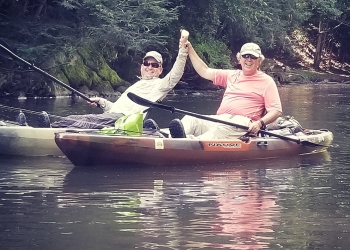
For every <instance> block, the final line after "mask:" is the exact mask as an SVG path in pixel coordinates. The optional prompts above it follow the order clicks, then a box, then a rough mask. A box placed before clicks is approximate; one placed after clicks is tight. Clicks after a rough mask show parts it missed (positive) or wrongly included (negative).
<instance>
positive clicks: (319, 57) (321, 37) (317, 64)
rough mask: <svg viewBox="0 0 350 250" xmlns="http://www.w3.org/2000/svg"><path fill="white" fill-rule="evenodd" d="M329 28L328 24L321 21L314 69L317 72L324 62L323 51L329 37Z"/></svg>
mask: <svg viewBox="0 0 350 250" xmlns="http://www.w3.org/2000/svg"><path fill="white" fill-rule="evenodd" d="M327 27H328V23H327V22H325V21H324V20H322V19H321V20H320V22H319V25H318V35H317V45H316V51H315V57H314V69H316V70H319V69H320V64H321V61H322V50H323V47H324V38H325V37H326V35H327V33H326V32H327V31H326V29H327Z"/></svg>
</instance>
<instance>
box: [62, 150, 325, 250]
mask: <svg viewBox="0 0 350 250" xmlns="http://www.w3.org/2000/svg"><path fill="white" fill-rule="evenodd" d="M328 157H329V154H328V153H326V152H325V153H324V154H320V155H318V157H314V155H313V156H311V155H310V156H298V157H294V158H288V159H287V158H285V159H283V158H282V159H273V160H267V161H260V162H259V161H255V162H249V164H247V162H238V163H235V164H234V165H233V164H220V165H211V166H194V167H193V168H183V167H171V168H170V167H167V168H159V167H154V168H153V167H146V168H140V169H115V168H104V167H99V168H97V169H93V168H81V167H75V168H73V169H72V171H71V172H70V173H69V174H67V175H66V177H65V179H64V183H63V192H62V194H60V195H59V196H58V199H57V202H58V204H57V206H58V207H60V208H62V209H72V208H73V209H75V210H77V211H80V210H81V209H83V208H89V211H90V213H91V211H94V212H92V213H93V214H94V215H95V217H94V218H98V217H96V215H98V214H100V213H101V212H100V210H105V211H109V213H110V214H109V215H108V216H107V217H105V218H104V219H102V218H101V217H99V219H98V221H95V222H94V223H98V224H102V225H107V224H108V225H109V227H112V228H113V231H114V233H115V234H120V233H122V232H123V233H131V234H132V235H133V237H134V239H135V246H137V247H138V248H144V249H151V248H161V249H164V248H169V249H191V248H206V249H216V248H220V249H262V248H267V247H268V246H269V245H270V243H271V242H270V241H271V239H272V238H273V234H274V232H275V227H276V226H277V225H279V221H280V213H281V211H280V210H281V205H278V203H279V185H276V183H274V182H275V178H276V171H277V173H278V171H280V172H279V173H280V174H282V172H283V171H289V170H290V169H300V168H302V167H306V166H311V165H312V166H315V165H318V164H322V162H326V161H328V160H329V158H328ZM291 171H292V170H291ZM277 175H278V174H277ZM283 183H284V181H283ZM107 218H108V221H106V219H107ZM68 231H72V230H68ZM73 231H74V230H73ZM214 242H215V243H214ZM130 243H131V242H129V244H130Z"/></svg>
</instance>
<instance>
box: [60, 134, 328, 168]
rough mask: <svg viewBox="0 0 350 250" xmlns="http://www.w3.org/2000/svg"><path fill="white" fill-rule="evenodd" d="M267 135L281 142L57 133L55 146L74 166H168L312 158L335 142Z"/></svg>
mask: <svg viewBox="0 0 350 250" xmlns="http://www.w3.org/2000/svg"><path fill="white" fill-rule="evenodd" d="M269 134H276V135H279V137H274V136H270V135H260V136H256V137H247V138H245V139H242V138H241V139H239V138H233V139H221V140H198V139H189V138H181V139H179V138H163V137H160V136H149V135H148V136H128V135H106V134H101V133H96V132H95V133H85V132H78V133H75V132H58V133H55V142H56V144H57V146H58V147H59V148H60V149H61V150H62V152H63V153H64V154H65V155H66V156H67V158H68V159H69V160H70V161H71V162H72V163H73V164H74V165H75V166H130V165H138V166H169V165H193V164H215V163H226V162H234V161H242V160H256V159H267V158H277V157H282V156H291V155H300V154H310V153H316V152H321V151H324V150H327V147H328V146H330V145H331V143H332V141H333V133H332V132H331V131H329V130H326V129H322V130H305V131H304V132H298V133H296V134H285V129H284V130H273V131H272V132H271V131H270V132H269ZM281 138H283V139H281ZM297 142H300V143H297Z"/></svg>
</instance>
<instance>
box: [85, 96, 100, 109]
mask: <svg viewBox="0 0 350 250" xmlns="http://www.w3.org/2000/svg"><path fill="white" fill-rule="evenodd" d="M90 101H91V102H87V103H88V104H89V105H91V106H93V107H97V106H98V102H99V101H100V97H92V98H90Z"/></svg>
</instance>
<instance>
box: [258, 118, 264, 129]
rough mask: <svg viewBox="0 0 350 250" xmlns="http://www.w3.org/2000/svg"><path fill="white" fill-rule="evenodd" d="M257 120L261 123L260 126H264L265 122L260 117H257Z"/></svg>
mask: <svg viewBox="0 0 350 250" xmlns="http://www.w3.org/2000/svg"><path fill="white" fill-rule="evenodd" d="M259 122H260V123H261V127H262V128H263V127H265V123H264V121H263V120H262V119H259Z"/></svg>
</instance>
